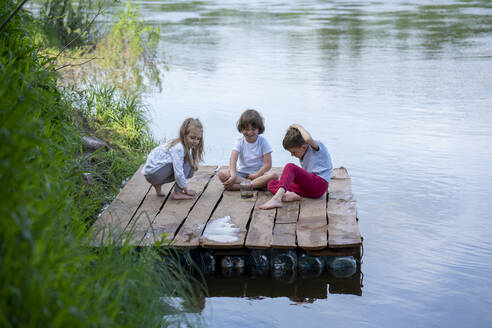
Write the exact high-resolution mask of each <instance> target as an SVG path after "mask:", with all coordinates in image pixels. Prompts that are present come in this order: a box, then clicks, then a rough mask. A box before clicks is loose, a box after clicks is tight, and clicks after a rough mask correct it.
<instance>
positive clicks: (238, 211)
mask: <svg viewBox="0 0 492 328" xmlns="http://www.w3.org/2000/svg"><path fill="white" fill-rule="evenodd" d="M256 197H257V192H256V191H254V192H253V197H252V198H245V199H243V198H241V196H240V193H239V192H237V191H224V193H223V196H222V200H221V201H220V203H219V205H218V206H217V209H216V210H215V212H214V213H213V214H212V217H211V219H210V220H209V221H208V223H207V226H208V225H210V224H211V223H212V222H213V221H215V220H217V219H220V218H223V217H226V216H230V218H231V222H232V224H233V225H234V226H235V228H237V229H239V231H238V232H237V234H236V237H237V239H236V240H234V241H230V242H219V241H216V240H210V239H207V238H206V237H205V236H203V235H202V237H201V238H200V245H201V246H202V247H205V248H240V247H243V245H244V239H245V237H246V225H247V224H248V221H249V217H250V214H251V211H252V209H253V207H254V206H255V202H256ZM205 229H207V228H205Z"/></svg>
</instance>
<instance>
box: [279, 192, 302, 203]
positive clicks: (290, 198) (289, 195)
mask: <svg viewBox="0 0 492 328" xmlns="http://www.w3.org/2000/svg"><path fill="white" fill-rule="evenodd" d="M299 199H301V196H299V195H298V194H296V193H295V192H293V191H287V192H286V193H285V194H284V195H283V196H282V201H283V202H295V201H296V200H299Z"/></svg>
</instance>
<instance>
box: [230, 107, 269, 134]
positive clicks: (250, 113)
mask: <svg viewBox="0 0 492 328" xmlns="http://www.w3.org/2000/svg"><path fill="white" fill-rule="evenodd" d="M249 125H251V126H252V127H253V128H255V129H258V134H262V133H263V132H265V126H264V125H263V117H261V115H260V113H258V112H257V111H256V110H254V109H247V110H245V111H244V113H242V114H241V117H240V118H239V121H237V130H238V131H239V132H240V133H242V132H243V130H246V129H247V128H248V126H249Z"/></svg>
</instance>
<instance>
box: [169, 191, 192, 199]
mask: <svg viewBox="0 0 492 328" xmlns="http://www.w3.org/2000/svg"><path fill="white" fill-rule="evenodd" d="M171 198H172V199H176V200H178V199H192V198H193V196H190V195H187V194H183V193H182V192H179V191H175V192H173V195H172V196H171Z"/></svg>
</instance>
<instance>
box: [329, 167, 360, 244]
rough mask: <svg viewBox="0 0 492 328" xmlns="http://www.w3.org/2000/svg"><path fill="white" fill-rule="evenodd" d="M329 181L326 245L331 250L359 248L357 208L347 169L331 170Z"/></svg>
mask: <svg viewBox="0 0 492 328" xmlns="http://www.w3.org/2000/svg"><path fill="white" fill-rule="evenodd" d="M333 172H334V174H333V175H332V177H333V178H332V179H330V186H329V189H328V190H329V198H328V207H327V209H326V213H327V216H328V245H329V247H331V248H341V247H350V246H359V245H361V244H362V238H361V236H360V231H359V226H358V225H357V206H356V201H355V199H354V196H353V194H352V185H351V179H350V175H349V174H348V172H347V169H345V168H344V167H340V168H338V169H335V170H333Z"/></svg>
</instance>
